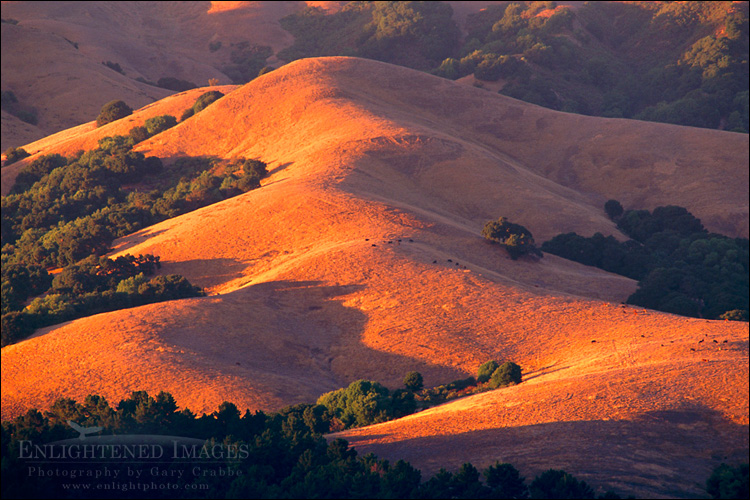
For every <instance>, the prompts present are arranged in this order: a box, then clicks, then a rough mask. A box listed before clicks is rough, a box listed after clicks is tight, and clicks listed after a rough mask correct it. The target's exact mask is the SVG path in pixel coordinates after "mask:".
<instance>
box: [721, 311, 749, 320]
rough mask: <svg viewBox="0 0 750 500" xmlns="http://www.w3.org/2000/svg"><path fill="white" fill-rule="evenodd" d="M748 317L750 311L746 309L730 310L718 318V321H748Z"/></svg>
mask: <svg viewBox="0 0 750 500" xmlns="http://www.w3.org/2000/svg"><path fill="white" fill-rule="evenodd" d="M748 317H750V311H748V310H747V309H732V310H731V311H727V312H725V313H724V314H722V315H720V316H719V319H725V320H727V321H748Z"/></svg>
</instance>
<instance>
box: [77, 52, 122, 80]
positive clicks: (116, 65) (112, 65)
mask: <svg viewBox="0 0 750 500" xmlns="http://www.w3.org/2000/svg"><path fill="white" fill-rule="evenodd" d="M76 48H78V47H76ZM102 64H103V65H104V66H106V67H108V68H109V69H111V70H112V71H117V72H118V73H120V74H121V75H124V74H125V72H124V71H123V70H122V66H120V64H119V63H116V62H112V61H102Z"/></svg>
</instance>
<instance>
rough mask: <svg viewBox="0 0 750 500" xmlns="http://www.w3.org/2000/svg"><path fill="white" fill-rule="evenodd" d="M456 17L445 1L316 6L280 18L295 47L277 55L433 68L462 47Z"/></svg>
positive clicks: (287, 57) (284, 57)
mask: <svg viewBox="0 0 750 500" xmlns="http://www.w3.org/2000/svg"><path fill="white" fill-rule="evenodd" d="M452 15H453V10H452V9H451V7H450V6H449V5H448V4H446V3H445V2H351V3H349V4H347V5H346V6H344V8H343V9H342V10H341V11H340V12H337V13H335V14H325V12H324V11H322V10H321V9H319V8H314V7H312V8H308V9H306V10H304V11H302V12H299V13H296V14H292V15H290V16H287V17H285V18H283V19H281V21H280V22H281V25H282V27H283V28H284V29H286V30H287V31H289V32H290V33H292V34H293V35H294V38H295V43H294V44H293V45H292V46H291V47H289V48H287V49H284V50H282V51H280V52H279V54H278V57H279V58H281V59H284V60H287V61H292V60H295V59H300V58H303V57H320V56H331V55H348V56H359V57H367V58H370V59H377V60H380V61H385V62H390V63H393V64H399V65H402V66H407V67H410V68H415V69H420V70H429V69H431V68H433V67H435V66H437V65H438V64H439V63H440V61H442V60H443V59H445V58H446V57H448V56H450V55H451V54H452V53H453V52H454V51H455V50H456V49H457V48H458V45H459V43H458V41H459V35H460V33H459V30H458V27H457V26H456V24H455V22H454V21H453V18H452Z"/></svg>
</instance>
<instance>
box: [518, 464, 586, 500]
mask: <svg viewBox="0 0 750 500" xmlns="http://www.w3.org/2000/svg"><path fill="white" fill-rule="evenodd" d="M529 493H530V494H531V498H571V499H579V498H595V496H594V490H593V489H591V487H590V486H589V485H588V484H586V482H585V481H578V480H577V479H576V478H575V477H573V476H572V475H570V474H568V473H567V472H565V471H563V470H555V469H550V470H548V471H546V472H543V473H542V474H541V475H539V476H537V477H536V478H534V481H532V482H531V485H530V486H529Z"/></svg>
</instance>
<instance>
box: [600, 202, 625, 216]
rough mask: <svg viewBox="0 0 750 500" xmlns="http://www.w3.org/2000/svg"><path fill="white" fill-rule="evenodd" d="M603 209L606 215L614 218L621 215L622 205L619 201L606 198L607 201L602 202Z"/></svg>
mask: <svg viewBox="0 0 750 500" xmlns="http://www.w3.org/2000/svg"><path fill="white" fill-rule="evenodd" d="M604 211H605V212H607V216H608V217H609V218H610V219H612V220H616V219H617V218H619V217H620V216H621V215H622V213H623V212H624V209H623V208H622V205H621V204H620V202H619V201H617V200H608V201H607V203H605V204H604Z"/></svg>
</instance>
